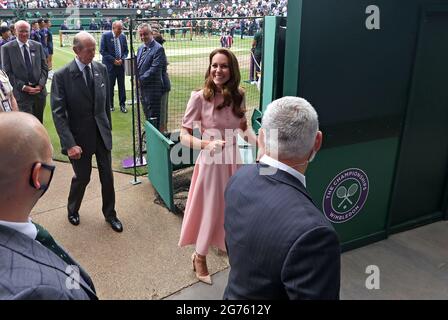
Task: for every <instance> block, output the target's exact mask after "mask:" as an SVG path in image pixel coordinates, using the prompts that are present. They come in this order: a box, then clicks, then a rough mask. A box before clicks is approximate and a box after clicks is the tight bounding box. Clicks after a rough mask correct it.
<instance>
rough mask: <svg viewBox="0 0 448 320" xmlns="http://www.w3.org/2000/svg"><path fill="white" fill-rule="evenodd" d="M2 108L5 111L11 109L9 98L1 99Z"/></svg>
mask: <svg viewBox="0 0 448 320" xmlns="http://www.w3.org/2000/svg"><path fill="white" fill-rule="evenodd" d="M2 108H3V110H4V111H6V112H10V111H12V108H11V104H10V103H9V100H2Z"/></svg>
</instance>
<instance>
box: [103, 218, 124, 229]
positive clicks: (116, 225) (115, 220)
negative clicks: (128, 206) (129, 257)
mask: <svg viewBox="0 0 448 320" xmlns="http://www.w3.org/2000/svg"><path fill="white" fill-rule="evenodd" d="M106 221H107V222H108V223H109V224H110V225H111V227H112V229H113V230H114V231H116V232H122V231H123V225H122V224H121V222H120V220H118V218H117V217H113V218H109V219H106Z"/></svg>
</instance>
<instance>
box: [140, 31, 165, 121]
mask: <svg viewBox="0 0 448 320" xmlns="http://www.w3.org/2000/svg"><path fill="white" fill-rule="evenodd" d="M138 32H139V35H140V39H141V41H142V42H143V44H142V45H141V46H140V47H139V48H138V51H137V76H138V83H139V86H140V95H141V101H142V105H143V112H144V113H145V117H146V120H148V121H151V122H152V123H153V125H154V126H155V127H156V128H158V129H159V130H160V106H161V99H162V95H163V93H164V90H163V79H162V68H163V66H166V55H165V50H164V49H163V47H162V45H161V44H160V43H158V42H157V41H156V40H155V39H154V37H153V34H152V29H151V26H150V25H149V24H147V23H143V24H141V25H140V26H139V27H138Z"/></svg>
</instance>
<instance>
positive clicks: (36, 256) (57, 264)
mask: <svg viewBox="0 0 448 320" xmlns="http://www.w3.org/2000/svg"><path fill="white" fill-rule="evenodd" d="M0 245H2V246H4V247H6V248H9V249H10V250H11V251H14V252H16V253H17V254H19V255H23V256H26V257H28V258H29V259H30V260H33V261H36V262H38V263H39V264H42V265H46V266H48V267H50V268H54V269H57V270H59V271H61V272H63V273H65V274H66V275H67V276H69V277H70V276H71V277H73V274H69V273H68V271H67V270H66V268H67V264H66V263H65V262H64V261H63V260H62V259H60V258H59V257H57V256H56V255H55V256H54V257H55V258H57V259H53V261H51V260H48V255H49V254H50V252H51V251H50V250H49V249H47V248H45V247H44V246H43V245H41V244H40V243H38V242H37V241H35V240H33V239H30V238H29V237H28V236H26V235H24V234H21V233H20V232H18V231H16V230H13V229H11V228H8V227H4V226H1V225H0ZM73 260H74V259H73ZM74 261H75V260H74ZM77 267H79V271H80V276H81V277H79V284H80V285H81V286H82V287H83V288H84V289H85V290H86V292H87V293H88V295H89V296H90V297H91V298H93V299H95V297H96V294H95V292H94V291H93V290H94V289H95V288H94V287H93V283H87V281H89V282H91V279H90V277H89V276H88V275H87V274H86V273H85V271H84V270H83V269H82V268H81V267H80V266H79V265H78V266H77ZM74 279H75V278H74ZM91 286H92V287H91Z"/></svg>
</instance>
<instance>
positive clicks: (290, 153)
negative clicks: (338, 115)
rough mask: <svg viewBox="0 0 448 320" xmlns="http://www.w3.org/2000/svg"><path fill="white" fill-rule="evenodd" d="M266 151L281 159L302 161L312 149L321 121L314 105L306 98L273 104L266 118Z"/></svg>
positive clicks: (264, 117)
mask: <svg viewBox="0 0 448 320" xmlns="http://www.w3.org/2000/svg"><path fill="white" fill-rule="evenodd" d="M262 128H264V130H265V132H266V151H267V152H269V154H271V155H272V154H273V153H276V154H277V155H278V157H279V158H283V159H291V158H303V157H305V156H306V155H307V154H308V153H309V152H310V150H311V149H312V147H313V145H314V142H315V139H316V135H317V131H318V130H319V120H318V117H317V112H316V110H314V108H313V106H312V105H311V104H310V103H309V102H308V101H306V100H305V99H303V98H298V97H283V98H281V99H278V100H275V101H273V102H272V103H270V104H269V105H268V107H267V109H266V111H265V113H264V115H263V120H262Z"/></svg>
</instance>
